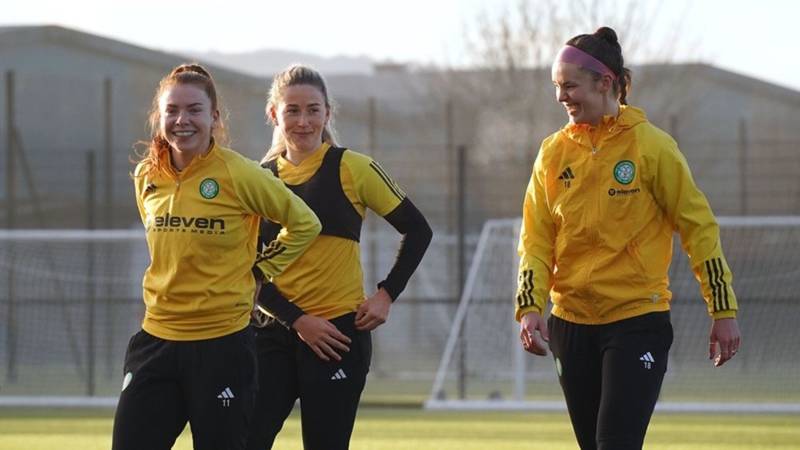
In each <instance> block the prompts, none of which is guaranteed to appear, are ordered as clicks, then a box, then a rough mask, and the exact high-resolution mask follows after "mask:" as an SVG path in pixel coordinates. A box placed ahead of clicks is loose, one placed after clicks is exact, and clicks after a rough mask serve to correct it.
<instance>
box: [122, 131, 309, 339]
mask: <svg viewBox="0 0 800 450" xmlns="http://www.w3.org/2000/svg"><path fill="white" fill-rule="evenodd" d="M162 157H163V158H169V155H168V154H167V153H166V152H164V155H162ZM144 164H146V162H143V163H140V164H139V165H138V166H137V167H136V172H135V176H134V184H135V186H136V203H137V205H138V207H139V213H140V215H141V218H142V222H143V223H144V226H145V230H146V234H147V245H148V247H149V250H150V258H151V263H150V266H149V267H148V268H147V271H146V272H145V274H144V280H143V282H142V285H143V288H144V303H145V307H146V309H145V316H144V322H143V323H142V328H143V329H144V330H145V331H147V332H148V333H150V334H152V335H155V336H158V337H160V338H162V339H169V340H178V341H186V340H199V339H210V338H214V337H218V336H224V335H227V334H230V333H234V332H236V331H239V330H241V329H243V328H244V327H246V326H247V324H248V323H249V321H250V311H251V310H252V309H253V295H254V292H255V281H254V278H253V273H252V271H251V269H252V266H253V255H254V254H255V253H256V239H257V236H258V227H259V223H260V220H261V219H260V217H266V218H269V219H270V220H273V221H275V222H279V223H281V224H283V226H284V229H283V230H282V231H281V233H280V234H279V236H278V239H277V240H276V241H275V245H274V246H273V247H274V248H275V249H276V251H275V252H273V256H272V257H271V258H269V259H268V260H267V261H264V262H262V264H260V265H259V267H260V268H261V269H262V270H263V271H264V274H265V276H266V278H267V279H271V278H272V277H273V276H275V275H277V274H278V273H280V272H281V271H282V270H283V269H284V268H285V267H286V266H287V265H288V264H289V263H290V262H292V261H294V260H295V259H296V258H297V257H298V256H299V255H300V254H301V253H302V252H303V250H304V249H305V248H306V247H307V246H308V245H309V244H310V243H311V241H312V240H313V239H314V238H315V237H316V236H317V234H318V233H319V230H320V228H321V227H320V223H319V220H318V219H317V216H316V215H315V214H314V212H313V211H311V209H310V208H309V207H308V206H306V204H305V203H304V202H303V201H302V200H301V199H300V198H299V197H297V196H296V195H295V194H294V193H293V192H291V191H290V190H289V189H287V188H286V186H284V184H283V182H281V181H280V180H279V179H278V178H276V177H275V176H274V175H272V173H271V172H270V171H268V170H265V169H262V168H261V167H260V166H259V165H258V163H256V162H255V161H251V160H249V159H246V158H244V157H243V156H241V155H239V154H238V153H236V152H234V151H232V150H229V149H226V148H222V147H219V146H216V145H215V146H214V147H212V148H211V150H209V152H208V153H206V154H204V155H201V156H197V157H195V158H194V159H193V160H192V162H191V164H189V166H188V167H186V168H185V169H184V170H182V171H181V172H179V173H176V172H175V171H174V170H173V169H172V166H171V165H170V164H169V161H166V164H165V165H164V166H165V167H167V168H168V169H167V170H166V171H165V172H162V173H157V174H155V175H151V176H148V177H145V176H143V175H141V174H143V173H144V171H143V169H144Z"/></svg>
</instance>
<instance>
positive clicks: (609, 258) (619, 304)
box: [516, 106, 737, 324]
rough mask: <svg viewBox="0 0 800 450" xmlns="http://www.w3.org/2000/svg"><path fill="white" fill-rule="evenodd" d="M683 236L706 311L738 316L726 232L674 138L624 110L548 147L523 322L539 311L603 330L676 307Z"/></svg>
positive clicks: (537, 178) (524, 261)
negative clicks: (677, 248)
mask: <svg viewBox="0 0 800 450" xmlns="http://www.w3.org/2000/svg"><path fill="white" fill-rule="evenodd" d="M674 230H677V231H678V233H680V236H681V242H682V244H683V248H684V250H685V251H686V252H687V254H688V255H689V260H690V262H691V266H692V270H693V271H694V274H695V277H696V278H697V280H698V281H699V282H700V287H701V292H702V295H703V298H704V299H705V301H706V303H707V305H708V311H709V314H711V315H712V316H713V317H714V318H715V319H718V318H726V317H735V316H736V310H737V303H736V296H735V295H734V293H733V289H732V286H731V279H732V276H731V271H730V269H729V268H728V264H727V262H726V261H725V257H724V256H723V254H722V247H721V245H720V238H719V227H718V225H717V223H716V220H715V219H714V215H713V213H712V212H711V208H710V206H709V204H708V201H707V200H706V198H705V196H704V195H703V193H702V192H700V190H699V189H698V188H697V186H696V185H695V183H694V180H693V179H692V175H691V172H690V171H689V167H688V165H687V163H686V160H685V158H684V157H683V155H682V154H681V153H680V151H679V150H678V147H677V144H676V143H675V141H674V140H673V139H672V138H671V137H670V136H669V135H668V134H666V133H664V132H663V131H661V130H660V129H658V128H656V127H655V126H653V125H652V124H651V123H650V122H648V121H647V118H646V117H645V114H644V112H643V111H642V110H640V109H637V108H634V107H626V106H622V107H621V110H620V113H619V115H618V117H616V118H612V117H606V118H604V120H603V122H602V123H601V124H600V125H598V126H597V127H589V126H587V125H581V124H577V125H576V124H570V125H567V126H565V127H564V128H563V129H561V130H559V131H558V132H556V133H555V134H553V135H551V136H550V137H548V138H547V139H545V140H544V142H543V143H542V147H541V149H540V150H539V154H538V156H537V158H536V162H535V163H534V167H533V174H532V175H531V179H530V182H529V184H528V188H527V190H526V192H525V201H524V206H523V221H522V230H521V232H520V242H519V254H520V268H519V286H518V290H517V304H516V318H517V320H520V317H521V316H522V315H523V314H525V313H527V312H529V311H537V312H540V313H541V312H542V311H543V310H544V308H545V305H546V301H547V297H548V294H549V296H550V298H551V299H552V301H553V311H552V313H553V314H554V315H555V316H557V317H560V318H562V319H564V320H567V321H570V322H574V323H581V324H605V323H610V322H615V321H618V320H622V319H627V318H630V317H634V316H639V315H642V314H647V313H650V312H655V311H667V310H669V302H670V299H671V298H672V293H671V292H670V291H669V289H668V285H669V279H668V277H667V273H668V270H669V264H670V261H671V260H672V236H673V231H674Z"/></svg>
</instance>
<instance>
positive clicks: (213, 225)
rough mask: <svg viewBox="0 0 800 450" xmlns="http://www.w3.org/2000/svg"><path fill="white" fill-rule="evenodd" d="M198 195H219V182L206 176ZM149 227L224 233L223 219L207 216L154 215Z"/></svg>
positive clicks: (160, 230)
mask: <svg viewBox="0 0 800 450" xmlns="http://www.w3.org/2000/svg"><path fill="white" fill-rule="evenodd" d="M199 192H200V196H202V197H203V198H204V199H206V200H211V199H213V198H215V197H216V196H217V195H219V183H217V180H215V179H213V178H206V179H204V180H203V181H201V182H200V187H199ZM151 223H152V224H153V226H152V227H151V228H150V230H152V231H156V232H183V233H186V232H187V231H188V232H191V233H200V234H225V219H219V218H209V217H184V216H175V215H170V214H169V213H167V214H165V215H163V216H155V217H154V218H153V219H152V222H151Z"/></svg>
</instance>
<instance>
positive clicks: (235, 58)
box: [183, 49, 374, 77]
mask: <svg viewBox="0 0 800 450" xmlns="http://www.w3.org/2000/svg"><path fill="white" fill-rule="evenodd" d="M183 55H184V56H187V57H190V58H193V59H197V60H198V61H200V62H207V63H212V64H217V65H220V66H223V67H226V68H230V69H233V70H236V71H239V72H244V73H247V74H249V75H254V76H258V77H272V76H273V75H274V74H275V73H277V72H279V71H281V70H283V69H285V68H286V67H287V66H288V65H290V64H293V63H302V64H307V65H310V66H312V67H314V68H316V69H317V70H319V71H321V72H322V73H324V74H326V75H344V74H361V75H363V74H370V73H372V71H373V64H374V62H373V61H372V60H371V59H369V58H368V57H366V56H333V57H329V58H327V57H323V56H319V55H313V54H310V53H301V52H293V51H286V50H272V49H263V50H255V51H252V52H246V53H220V52H207V53H197V52H191V53H190V52H184V53H183Z"/></svg>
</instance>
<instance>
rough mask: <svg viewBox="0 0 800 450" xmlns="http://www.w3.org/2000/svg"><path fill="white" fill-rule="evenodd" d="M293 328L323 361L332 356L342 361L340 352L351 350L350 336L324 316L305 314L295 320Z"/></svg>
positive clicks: (328, 359)
mask: <svg viewBox="0 0 800 450" xmlns="http://www.w3.org/2000/svg"><path fill="white" fill-rule="evenodd" d="M292 328H294V330H295V331H297V334H298V336H300V339H302V340H303V342H305V343H306V344H307V345H308V346H309V347H311V350H313V351H314V353H316V354H317V356H319V357H320V359H322V360H323V361H330V360H331V358H333V359H335V360H336V361H341V360H342V357H341V356H340V354H339V353H340V352H349V351H350V347H348V346H347V345H348V344H350V338H349V337H347V336H346V335H344V334H343V333H342V332H341V331H339V329H338V328H336V325H334V324H332V323H330V322H329V321H328V320H326V319H323V318H322V317H317V316H312V315H310V314H303V315H302V316H300V317H299V318H298V319H297V320H295V321H294V323H293V324H292Z"/></svg>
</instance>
